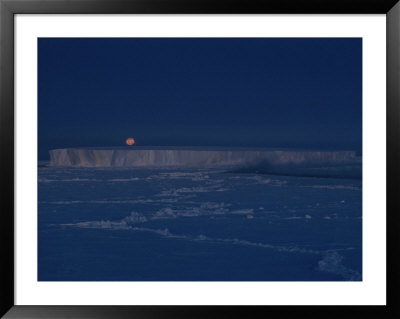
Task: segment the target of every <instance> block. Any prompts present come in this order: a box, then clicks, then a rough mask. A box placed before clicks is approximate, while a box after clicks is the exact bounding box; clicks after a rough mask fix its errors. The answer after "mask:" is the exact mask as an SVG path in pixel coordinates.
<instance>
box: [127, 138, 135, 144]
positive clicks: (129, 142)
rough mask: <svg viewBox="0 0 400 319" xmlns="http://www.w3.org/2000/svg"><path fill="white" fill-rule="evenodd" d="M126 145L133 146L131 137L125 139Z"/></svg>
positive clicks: (133, 141)
mask: <svg viewBox="0 0 400 319" xmlns="http://www.w3.org/2000/svg"><path fill="white" fill-rule="evenodd" d="M126 144H127V145H129V146H131V145H133V144H135V140H134V139H133V137H129V138H127V139H126Z"/></svg>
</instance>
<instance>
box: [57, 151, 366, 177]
mask: <svg viewBox="0 0 400 319" xmlns="http://www.w3.org/2000/svg"><path fill="white" fill-rule="evenodd" d="M49 166H55V167H141V168H145V167H160V168H169V167H170V168H174V167H175V168H177V167H180V168H186V167H187V168H204V167H220V168H228V169H230V170H233V171H235V172H237V173H273V174H287V175H306V176H307V175H309V176H325V177H354V178H359V177H361V158H360V157H357V156H356V151H281V150H268V151H264V150H263V151H256V150H169V149H161V150H160V149H154V150H152V149H146V150H141V149H129V150H120V149H115V150H113V149H106V150H101V149H67V148H66V149H55V150H51V151H50V163H49Z"/></svg>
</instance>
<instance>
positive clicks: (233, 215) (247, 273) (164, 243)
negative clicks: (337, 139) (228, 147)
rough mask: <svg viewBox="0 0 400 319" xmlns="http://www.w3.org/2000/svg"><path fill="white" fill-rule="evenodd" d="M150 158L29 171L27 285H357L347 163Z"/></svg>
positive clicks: (71, 161) (323, 157)
mask: <svg viewBox="0 0 400 319" xmlns="http://www.w3.org/2000/svg"><path fill="white" fill-rule="evenodd" d="M157 151H161V152H162V151H164V154H161V153H160V154H161V155H160V154H155V153H154V152H156V151H155V150H147V153H148V154H145V153H146V152H145V150H141V152H142V154H139V155H137V154H134V153H132V152H134V151H130V152H131V153H129V152H122V153H119V154H116V153H115V152H116V151H115V150H108V152H109V153H110V152H111V153H112V154H109V153H107V151H105V150H101V152H102V153H96V151H94V150H57V151H53V154H52V156H51V162H50V163H47V164H45V165H40V166H39V168H38V170H39V175H38V190H39V197H38V239H39V249H38V280H40V281H359V280H362V180H361V159H360V158H359V157H357V156H356V154H355V153H354V152H298V151H296V152H295V151H292V152H287V151H286V152H281V151H279V152H280V153H279V152H278V151H265V152H264V153H263V152H258V153H257V154H256V153H251V152H253V151H244V150H241V151H240V152H241V154H239V153H235V152H233V153H232V151H219V152H220V154H219V155H218V154H214V153H212V154H211V153H210V152H211V151H210V150H208V151H207V152H208V154H201V152H202V151H201V150H187V151H185V152H183V153H182V151H179V152H181V153H180V154H176V152H178V150H157ZM166 151H168V152H169V153H170V155H168V154H167V153H165V152H166ZM99 152H100V151H99ZM151 152H153V153H154V154H150V153H151ZM174 152H175V154H173V153H174ZM193 152H198V153H197V154H193ZM212 152H217V151H215V150H213V151H212ZM224 152H225V153H226V154H223V153H224ZM238 152H239V151H238ZM249 152H250V153H251V154H249ZM189 153H192V154H189ZM228 153H229V154H230V155H229V154H228ZM245 153H246V154H245ZM171 154H172V155H171ZM232 154H233V155H232ZM99 161H102V162H99ZM140 163H142V165H140ZM146 163H148V164H149V165H146ZM174 163H175V164H176V165H174ZM150 164H151V165H150Z"/></svg>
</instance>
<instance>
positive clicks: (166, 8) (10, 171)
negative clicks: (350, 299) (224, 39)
mask: <svg viewBox="0 0 400 319" xmlns="http://www.w3.org/2000/svg"><path fill="white" fill-rule="evenodd" d="M39 13H40V14H44V13H48V14H105V13H107V14H122V13H124V14H129V13H135V14H144V13H152V14H172V13H175V14H183V13H185V14H205V13H207V14H221V13H223V14H231V13H235V14H256V13H257V14H262V13H264V14H279V13H284V14H300V13H307V14H311V13H312V14H386V18H387V29H386V30H387V44H386V49H387V70H386V71H387V73H386V74H387V105H386V112H387V118H386V123H387V132H386V134H387V137H386V143H387V154H386V155H387V171H386V177H387V203H386V204H387V211H386V214H387V215H386V216H387V304H386V306H17V305H15V304H14V294H15V291H14V160H15V157H14V15H15V14H39ZM0 32H1V33H0V41H1V48H0V66H1V69H0V90H1V91H0V142H1V144H0V145H1V148H0V155H1V156H0V168H1V177H0V183H1V186H2V187H1V195H0V196H1V201H0V203H1V210H0V214H1V215H0V218H1V219H0V223H1V224H0V225H1V230H0V236H1V237H0V243H1V258H0V267H1V268H0V271H1V273H0V293H1V295H0V315H2V316H3V315H4V318H169V317H171V318H200V317H201V318H205V317H215V318H217V317H218V318H228V317H232V316H239V317H251V318H256V317H267V316H268V317H269V318H271V317H272V318H275V317H279V318H280V317H282V318H285V317H288V318H291V317H296V318H299V317H300V318H303V317H307V318H309V317H324V318H325V317H334V318H354V317H355V316H369V315H370V316H372V317H373V318H395V317H397V318H399V317H400V311H399V306H398V304H399V302H398V301H399V294H398V287H399V284H400V282H399V269H400V268H399V261H398V258H397V257H398V256H399V250H398V247H397V246H396V244H397V243H400V240H399V226H400V224H399V217H398V212H399V204H398V201H397V196H398V194H397V192H398V187H397V184H398V182H399V170H398V165H399V164H398V163H400V157H399V149H400V144H398V143H399V138H398V137H400V125H399V124H400V63H399V57H400V3H398V0H267V1H256V0H254V1H253V0H251V1H244V0H240V1H236V0H233V1H226V2H223V1H218V0H214V1H211V0H208V1H198V0H192V1H187V0H186V1H185V0H133V1H132V0H69V1H68V0H42V1H40V0H0ZM376 107H380V106H376ZM377 213H381V214H384V213H385V212H377Z"/></svg>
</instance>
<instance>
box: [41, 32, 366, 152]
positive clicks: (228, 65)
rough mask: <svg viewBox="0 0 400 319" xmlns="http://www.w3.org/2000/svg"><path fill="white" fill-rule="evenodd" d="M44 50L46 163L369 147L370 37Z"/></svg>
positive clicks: (72, 45) (97, 42)
mask: <svg viewBox="0 0 400 319" xmlns="http://www.w3.org/2000/svg"><path fill="white" fill-rule="evenodd" d="M38 41H39V66H38V76H39V110H38V112H39V114H38V115H39V123H38V124H39V132H38V134H39V159H47V158H48V153H47V151H48V150H49V149H53V148H64V147H78V146H96V147H97V146H123V145H124V142H125V139H126V138H127V137H130V136H132V137H134V138H135V139H136V142H137V144H136V145H140V146H150V145H161V146H163V145H177V146H241V147H243V146H248V147H268V148H270V147H272V148H304V149H318V148H321V149H356V150H361V136H362V40H361V39H341V38H337V39H336V38H335V39H333V38H332V39H263V38H247V39H246V38H233V39H228V38H214V39H209V38H197V39H196V38H188V39H174V38H164V39H157V38H153V39H137V38H131V39H125V38H120V39H116V38H114V39H85V38H81V39H72V38H71V39H50V38H49V39H47V38H41V39H39V40H38Z"/></svg>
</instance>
